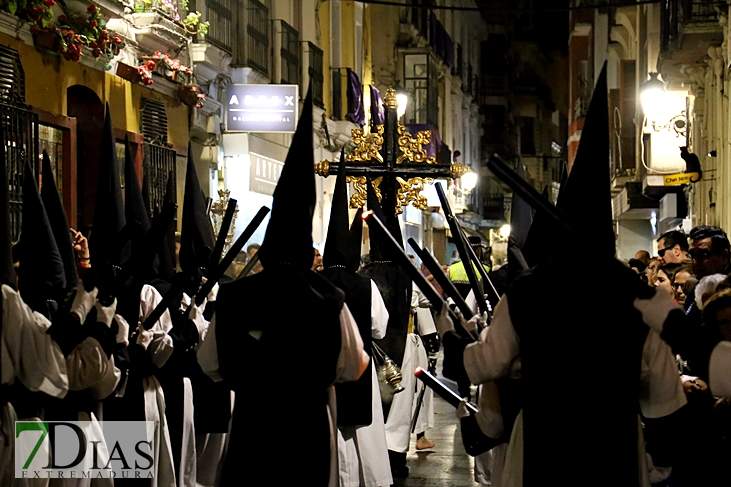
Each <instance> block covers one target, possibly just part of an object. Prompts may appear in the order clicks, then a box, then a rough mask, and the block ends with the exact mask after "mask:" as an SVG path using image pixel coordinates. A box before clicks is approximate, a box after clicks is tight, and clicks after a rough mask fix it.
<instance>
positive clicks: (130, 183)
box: [124, 135, 159, 278]
mask: <svg viewBox="0 0 731 487" xmlns="http://www.w3.org/2000/svg"><path fill="white" fill-rule="evenodd" d="M124 215H125V219H126V221H127V222H136V223H138V224H139V226H140V235H145V234H146V233H147V231H148V230H149V229H150V225H151V223H150V214H149V213H148V211H147V207H146V205H145V200H144V198H143V196H142V190H141V189H140V183H139V178H138V177H137V168H136V167H135V157H134V155H133V153H132V147H131V146H130V145H129V138H128V137H127V136H126V135H125V137H124ZM139 245H144V241H143V238H142V237H140V238H138V239H136V240H134V241H133V242H132V252H137V250H136V247H137V246H139ZM158 267H159V260H158V259H157V258H155V259H154V260H153V262H152V268H151V272H152V273H151V274H150V275H148V277H150V278H151V277H152V275H154V274H157V271H158Z"/></svg>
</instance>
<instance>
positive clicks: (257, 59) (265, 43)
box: [246, 0, 269, 75]
mask: <svg viewBox="0 0 731 487" xmlns="http://www.w3.org/2000/svg"><path fill="white" fill-rule="evenodd" d="M248 14H249V15H248V16H249V22H248V25H247V26H246V34H247V36H248V42H249V46H248V47H249V48H248V53H249V57H248V64H249V65H250V66H252V67H254V68H256V69H258V70H259V71H261V72H262V73H264V74H266V75H268V74H269V62H268V61H269V9H268V8H267V6H266V5H264V4H263V3H261V2H259V1H257V0H249V9H248Z"/></svg>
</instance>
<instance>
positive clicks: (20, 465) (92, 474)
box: [15, 421, 155, 479]
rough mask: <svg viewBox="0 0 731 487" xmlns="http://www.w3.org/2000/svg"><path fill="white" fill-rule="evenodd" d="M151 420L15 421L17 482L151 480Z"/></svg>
mask: <svg viewBox="0 0 731 487" xmlns="http://www.w3.org/2000/svg"><path fill="white" fill-rule="evenodd" d="M154 436H155V423H154V422H152V421H104V422H96V421H16V422H15V478H62V479H63V478H79V479H83V478H92V479H93V478H153V476H154V468H153V464H154V460H153V458H154V451H155V450H154V446H155V441H154Z"/></svg>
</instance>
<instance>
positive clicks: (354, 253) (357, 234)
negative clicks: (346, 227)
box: [348, 208, 363, 272]
mask: <svg viewBox="0 0 731 487" xmlns="http://www.w3.org/2000/svg"><path fill="white" fill-rule="evenodd" d="M362 246H363V208H358V211H356V212H355V217H354V218H353V223H352V224H351V225H350V240H349V247H348V268H349V269H350V270H352V271H354V272H355V271H357V270H358V268H360V250H361V247H362Z"/></svg>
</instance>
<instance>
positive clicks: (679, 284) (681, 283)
mask: <svg viewBox="0 0 731 487" xmlns="http://www.w3.org/2000/svg"><path fill="white" fill-rule="evenodd" d="M692 275H693V267H692V266H691V264H690V263H688V264H682V265H681V266H680V268H679V269H678V270H677V271H676V272H675V276H673V290H674V292H675V301H676V302H677V303H678V304H679V305H680V306H683V307H685V300H686V294H685V283H686V282H687V281H688V279H689V278H690V277H691V276H692Z"/></svg>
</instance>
